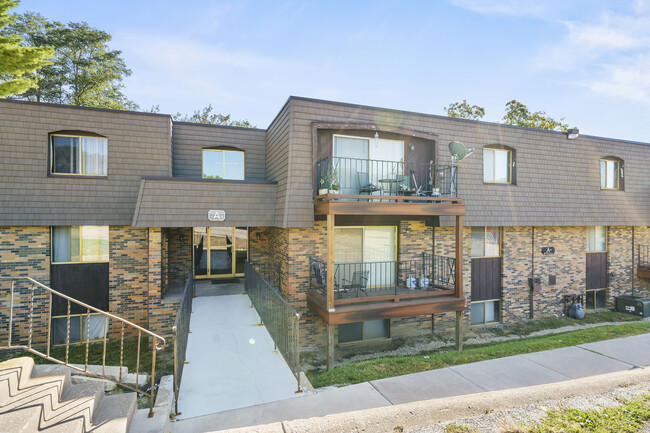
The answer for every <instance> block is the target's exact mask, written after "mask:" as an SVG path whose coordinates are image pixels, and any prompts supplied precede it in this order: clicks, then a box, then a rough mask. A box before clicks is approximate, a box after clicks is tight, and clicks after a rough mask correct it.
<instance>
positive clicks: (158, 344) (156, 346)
mask: <svg viewBox="0 0 650 433" xmlns="http://www.w3.org/2000/svg"><path fill="white" fill-rule="evenodd" d="M0 280H2V281H11V289H10V301H9V329H8V341H7V345H6V346H0V349H22V350H26V351H27V352H29V353H33V354H34V355H37V356H40V357H41V358H44V359H46V360H48V361H51V362H54V363H56V364H59V365H64V366H66V367H68V368H71V369H73V370H76V371H80V372H83V373H85V374H88V375H90V376H94V377H97V378H100V379H105V380H109V381H111V382H114V383H116V384H118V385H120V386H122V387H124V388H127V389H130V390H132V391H135V392H137V393H140V394H143V395H146V396H147V397H149V401H150V406H149V417H152V416H153V404H154V401H153V397H154V386H155V377H156V352H157V351H158V350H161V349H163V348H164V347H165V338H164V337H161V336H160V335H158V334H155V333H153V332H151V331H149V330H147V329H145V328H143V327H141V326H139V325H136V324H135V323H133V322H130V321H128V320H126V319H123V318H121V317H119V316H116V315H114V314H111V313H108V312H106V311H102V310H100V309H99V308H95V307H93V306H91V305H88V304H86V303H84V302H81V301H78V300H76V299H74V298H72V297H70V296H68V295H65V294H63V293H61V292H58V291H56V290H54V289H52V288H51V287H48V286H46V285H45V284H42V283H40V282H38V281H36V280H34V279H33V278H30V277H18V278H10V277H0ZM17 281H27V282H28V283H31V289H30V301H29V315H28V317H27V320H28V322H29V323H28V326H29V333H28V338H27V345H24V344H17V345H14V344H12V334H13V322H14V290H15V287H16V282H17ZM36 287H38V288H40V289H43V290H44V291H45V292H47V293H48V295H49V298H48V306H47V310H48V314H47V349H46V353H43V352H41V351H39V350H37V349H35V348H33V347H32V337H33V330H34V317H35V314H34V289H35V288H36ZM53 296H58V297H60V298H63V299H65V300H66V301H67V314H66V315H65V316H62V317H65V318H66V325H67V326H66V339H65V361H62V360H59V359H56V358H53V357H51V356H50V346H51V345H52V344H51V343H52V297H53ZM71 303H73V304H75V305H78V306H80V307H82V308H84V309H86V313H85V314H82V315H81V316H84V315H85V316H86V340H85V345H86V353H85V362H84V368H83V369H82V368H80V367H77V366H75V365H73V364H71V363H69V362H68V361H69V349H70V317H71V314H70V304H71ZM41 307H42V306H37V307H36V308H37V309H40V308H41ZM91 311H92V312H93V313H95V314H101V315H102V316H103V317H104V333H103V339H102V342H103V352H102V374H95V373H91V372H89V371H88V351H89V344H90V312H91ZM21 317H23V316H21ZM108 319H113V320H115V321H117V322H119V323H121V327H120V328H121V329H120V366H119V367H120V375H119V379H118V380H115V379H113V378H111V377H109V376H106V372H105V368H106V341H107V335H108V330H109V329H108ZM125 326H128V327H131V328H134V329H135V330H137V331H138V350H137V355H136V373H135V374H136V378H135V388H134V387H132V386H130V385H128V384H126V383H124V382H123V381H122V366H123V358H124V356H123V355H124V328H125ZM143 333H144V334H146V335H148V336H150V337H151V338H152V339H153V345H152V356H151V390H150V391H149V392H147V391H144V390H141V389H138V383H139V380H138V377H139V374H140V342H141V338H142V334H143Z"/></svg>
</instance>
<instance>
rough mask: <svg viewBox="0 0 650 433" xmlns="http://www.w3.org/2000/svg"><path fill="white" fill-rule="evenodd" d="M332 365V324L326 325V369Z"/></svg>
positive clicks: (329, 368)
mask: <svg viewBox="0 0 650 433" xmlns="http://www.w3.org/2000/svg"><path fill="white" fill-rule="evenodd" d="M332 367H334V325H327V369H328V370H331V369H332Z"/></svg>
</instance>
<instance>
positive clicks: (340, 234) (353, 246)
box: [334, 226, 397, 287]
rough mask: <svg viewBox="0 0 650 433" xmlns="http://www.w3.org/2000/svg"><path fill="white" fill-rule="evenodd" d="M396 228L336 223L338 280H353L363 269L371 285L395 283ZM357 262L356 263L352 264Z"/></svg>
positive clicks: (363, 273)
mask: <svg viewBox="0 0 650 433" xmlns="http://www.w3.org/2000/svg"><path fill="white" fill-rule="evenodd" d="M396 251H397V228H396V227H394V226H387V227H380V226H375V227H337V228H336V229H335V230H334V262H335V263H336V264H341V265H342V266H339V275H337V282H343V280H347V281H352V280H353V278H354V273H355V272H362V275H363V276H364V277H365V278H367V279H368V281H367V284H368V287H390V286H394V285H395V283H396V276H397V275H396V266H397V264H396V260H397V256H396ZM353 264H354V265H353Z"/></svg>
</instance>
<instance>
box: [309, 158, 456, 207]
mask: <svg viewBox="0 0 650 433" xmlns="http://www.w3.org/2000/svg"><path fill="white" fill-rule="evenodd" d="M315 189H316V193H317V195H321V194H327V193H341V194H349V195H359V194H361V195H363V194H368V195H372V194H375V195H402V196H422V197H457V196H458V167H457V166H451V165H437V164H423V163H414V162H401V161H379V160H373V159H358V158H342V157H327V158H324V159H321V160H320V161H318V162H317V163H316V185H315Z"/></svg>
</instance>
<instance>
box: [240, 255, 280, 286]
mask: <svg viewBox="0 0 650 433" xmlns="http://www.w3.org/2000/svg"><path fill="white" fill-rule="evenodd" d="M248 263H249V264H250V265H251V266H253V268H255V270H256V271H257V272H258V273H259V274H260V276H261V277H262V278H264V279H265V280H266V281H268V282H269V283H271V284H272V285H273V286H275V288H276V289H280V288H281V287H282V280H283V276H282V266H280V263H276V262H273V261H271V260H258V261H252V260H249V261H248Z"/></svg>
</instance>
